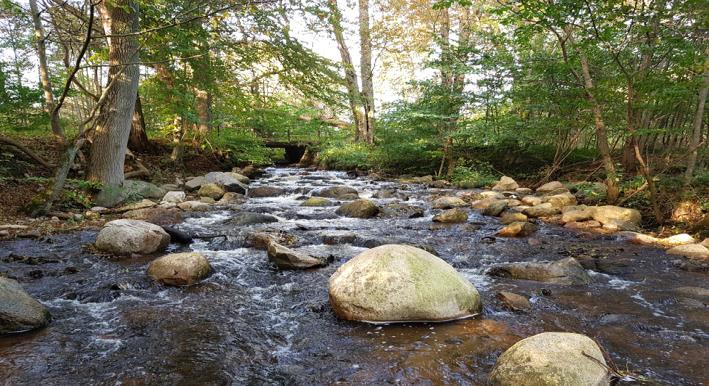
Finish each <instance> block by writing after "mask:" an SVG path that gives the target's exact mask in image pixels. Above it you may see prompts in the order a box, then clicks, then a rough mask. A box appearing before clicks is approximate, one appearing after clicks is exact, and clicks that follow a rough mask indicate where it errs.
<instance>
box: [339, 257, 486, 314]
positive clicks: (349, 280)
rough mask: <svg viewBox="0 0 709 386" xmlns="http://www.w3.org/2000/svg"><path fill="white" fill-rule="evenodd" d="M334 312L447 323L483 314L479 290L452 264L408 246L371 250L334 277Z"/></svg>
mask: <svg viewBox="0 0 709 386" xmlns="http://www.w3.org/2000/svg"><path fill="white" fill-rule="evenodd" d="M329 297H330V304H331V305H332V308H333V310H334V311H335V314H337V316H338V317H340V318H342V319H346V320H357V321H366V322H375V323H376V322H380V323H385V322H407V321H447V320H454V319H459V318H464V317H468V316H472V315H476V314H478V313H480V310H481V307H482V306H481V301H480V294H479V293H478V291H477V290H476V289H475V287H474V286H473V285H472V284H471V283H470V282H469V281H468V280H467V279H466V278H464V277H463V276H462V275H461V274H460V273H458V272H457V271H456V270H455V269H454V268H453V267H452V266H450V265H449V264H448V263H446V262H445V261H443V260H441V259H440V258H438V257H436V256H434V255H432V254H430V253H428V252H426V251H424V250H422V249H419V248H415V247H412V246H408V245H400V244H388V245H382V246H379V247H376V248H372V249H369V250H367V251H364V252H362V253H360V254H359V255H357V256H355V257H354V258H352V259H351V260H350V261H348V262H347V263H345V264H343V265H342V266H341V267H340V268H339V269H338V270H337V271H336V272H335V273H334V274H333V275H332V276H331V277H330V283H329Z"/></svg>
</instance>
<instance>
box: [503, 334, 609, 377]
mask: <svg viewBox="0 0 709 386" xmlns="http://www.w3.org/2000/svg"><path fill="white" fill-rule="evenodd" d="M607 369H608V366H607V365H606V361H605V359H604V358H603V352H602V351H601V349H600V348H599V347H598V344H596V342H594V341H593V340H592V339H591V338H589V337H587V336H585V335H581V334H574V333H568V332H544V333H541V334H537V335H534V336H531V337H529V338H526V339H522V340H521V341H519V342H517V343H515V344H514V345H513V346H512V347H510V348H509V349H507V351H505V352H504V353H502V355H500V357H499V358H498V359H497V363H496V364H495V367H494V368H493V370H492V373H491V374H490V384H491V385H493V386H539V385H549V386H551V385H555V386H556V385H558V386H601V385H608V384H609V382H610V378H609V374H608V370H607Z"/></svg>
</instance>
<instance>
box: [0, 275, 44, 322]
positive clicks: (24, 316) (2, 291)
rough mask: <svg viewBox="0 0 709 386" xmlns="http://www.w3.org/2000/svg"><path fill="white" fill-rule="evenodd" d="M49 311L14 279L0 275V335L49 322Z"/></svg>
mask: <svg viewBox="0 0 709 386" xmlns="http://www.w3.org/2000/svg"><path fill="white" fill-rule="evenodd" d="M49 319H50V315H49V311H48V310H47V308H46V307H45V306H43V305H42V303H40V302H38V301H37V300H35V299H34V298H33V297H32V296H30V295H29V294H28V293H27V292H25V290H24V289H23V288H22V286H21V285H20V283H18V282H17V281H15V280H12V279H8V278H6V277H2V276H0V335H2V334H11V333H16V332H23V331H29V330H34V329H36V328H40V327H44V326H46V325H47V324H49Z"/></svg>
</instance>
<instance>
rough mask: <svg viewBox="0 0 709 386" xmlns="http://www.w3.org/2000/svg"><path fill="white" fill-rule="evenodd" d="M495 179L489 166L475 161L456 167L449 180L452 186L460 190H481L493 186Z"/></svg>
mask: <svg viewBox="0 0 709 386" xmlns="http://www.w3.org/2000/svg"><path fill="white" fill-rule="evenodd" d="M497 179H498V177H497V176H496V173H495V172H494V170H493V169H492V167H491V166H490V164H488V163H485V162H475V161H469V162H467V165H466V164H462V165H458V166H456V167H455V169H454V170H453V176H452V178H451V180H452V182H453V185H455V186H456V187H458V188H462V189H471V188H482V187H485V186H488V185H492V184H494V183H495V181H497Z"/></svg>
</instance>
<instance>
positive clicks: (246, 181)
mask: <svg viewBox="0 0 709 386" xmlns="http://www.w3.org/2000/svg"><path fill="white" fill-rule="evenodd" d="M226 174H228V175H230V176H232V177H234V178H235V179H236V180H237V181H239V182H241V183H242V184H244V185H248V184H249V183H250V182H251V179H250V178H249V177H246V176H245V175H243V174H241V173H236V172H228V173H226Z"/></svg>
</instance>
